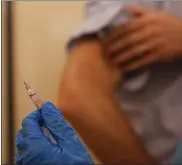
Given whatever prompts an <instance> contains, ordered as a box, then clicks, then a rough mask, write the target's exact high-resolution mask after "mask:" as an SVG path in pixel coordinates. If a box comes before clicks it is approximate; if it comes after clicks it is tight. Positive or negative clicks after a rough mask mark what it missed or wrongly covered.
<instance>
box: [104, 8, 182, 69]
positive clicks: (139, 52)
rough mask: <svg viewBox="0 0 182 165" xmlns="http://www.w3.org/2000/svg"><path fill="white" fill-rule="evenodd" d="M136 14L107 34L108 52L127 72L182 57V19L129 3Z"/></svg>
mask: <svg viewBox="0 0 182 165" xmlns="http://www.w3.org/2000/svg"><path fill="white" fill-rule="evenodd" d="M126 10H128V11H129V12H131V13H132V14H133V16H134V18H133V19H132V20H130V21H128V22H126V23H124V24H122V25H120V26H119V27H117V28H115V30H114V32H113V33H112V34H110V36H109V37H108V38H107V47H109V48H108V52H107V55H108V56H109V58H110V59H111V60H112V62H113V63H114V64H116V65H119V66H121V67H122V69H123V70H124V71H126V72H131V71H134V70H137V69H142V68H145V67H148V66H150V65H153V64H155V63H160V62H171V61H174V60H178V59H181V58H182V19H179V18H176V17H173V16H171V15H168V14H167V13H163V12H158V11H150V10H145V9H143V8H139V7H126Z"/></svg>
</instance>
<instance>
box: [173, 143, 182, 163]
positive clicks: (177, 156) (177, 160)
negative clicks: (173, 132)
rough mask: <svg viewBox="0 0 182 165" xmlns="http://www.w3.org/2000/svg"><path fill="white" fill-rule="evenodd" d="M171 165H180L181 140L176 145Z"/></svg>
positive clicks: (181, 157) (181, 154) (181, 156)
mask: <svg viewBox="0 0 182 165" xmlns="http://www.w3.org/2000/svg"><path fill="white" fill-rule="evenodd" d="M173 164H174V165H180V164H182V139H181V141H180V143H179V144H178V147H177V152H176V154H175V157H174V161H173Z"/></svg>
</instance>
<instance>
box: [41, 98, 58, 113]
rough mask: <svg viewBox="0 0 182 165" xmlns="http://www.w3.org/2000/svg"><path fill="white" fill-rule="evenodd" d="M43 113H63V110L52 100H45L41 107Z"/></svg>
mask: <svg viewBox="0 0 182 165" xmlns="http://www.w3.org/2000/svg"><path fill="white" fill-rule="evenodd" d="M41 112H42V113H46V114H50V115H51V114H58V113H59V114H61V111H60V110H58V109H57V108H56V106H55V105H54V104H53V103H52V102H49V101H48V102H45V103H44V104H43V106H42V108H41Z"/></svg>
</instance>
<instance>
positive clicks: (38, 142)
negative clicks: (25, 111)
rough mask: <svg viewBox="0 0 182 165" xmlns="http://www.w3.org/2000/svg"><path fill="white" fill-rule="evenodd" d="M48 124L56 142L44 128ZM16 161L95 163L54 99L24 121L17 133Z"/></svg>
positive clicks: (31, 162) (27, 162)
mask: <svg viewBox="0 0 182 165" xmlns="http://www.w3.org/2000/svg"><path fill="white" fill-rule="evenodd" d="M44 124H45V125H46V127H47V128H48V130H49V131H50V132H51V134H52V135H53V137H54V139H55V140H56V142H57V144H52V142H51V140H50V139H49V138H48V137H47V136H46V135H45V134H44V133H43V132H42V129H41V126H43V125H44ZM16 146H17V148H18V153H17V154H16V163H17V164H22V165H23V164H26V165H27V164H39V165H43V164H44V165H45V164H56V165H58V164H94V163H93V161H92V159H91V157H90V156H89V154H88V152H87V150H86V148H85V146H84V145H83V144H82V143H81V142H80V140H79V138H78V135H77V133H76V132H75V130H74V129H73V128H72V127H71V126H70V125H68V124H67V123H66V121H65V120H64V118H63V116H62V113H61V111H60V110H58V109H57V108H56V107H55V106H54V105H53V104H52V103H50V102H47V103H44V105H43V107H42V109H41V113H40V111H38V110H36V111H34V112H33V113H31V114H30V115H29V116H27V117H26V118H25V119H24V120H23V122H22V129H21V130H20V131H19V132H18V135H17V137H16Z"/></svg>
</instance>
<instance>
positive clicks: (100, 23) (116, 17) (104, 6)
mask: <svg viewBox="0 0 182 165" xmlns="http://www.w3.org/2000/svg"><path fill="white" fill-rule="evenodd" d="M129 17H130V14H129V13H126V12H125V11H123V2H122V1H116V0H113V1H112V2H111V1H98V0H97V1H94V2H92V3H91V4H89V5H87V6H86V17H85V19H84V21H83V22H82V24H80V26H79V27H78V28H76V30H75V31H74V32H73V33H72V34H71V36H70V39H69V41H68V45H67V46H68V49H69V48H70V46H72V45H73V44H74V41H76V40H77V39H79V38H81V37H83V36H87V35H92V34H98V33H99V32H100V31H101V30H102V29H105V28H107V27H110V26H116V25H117V24H119V23H122V22H124V21H126V20H127V19H129Z"/></svg>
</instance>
